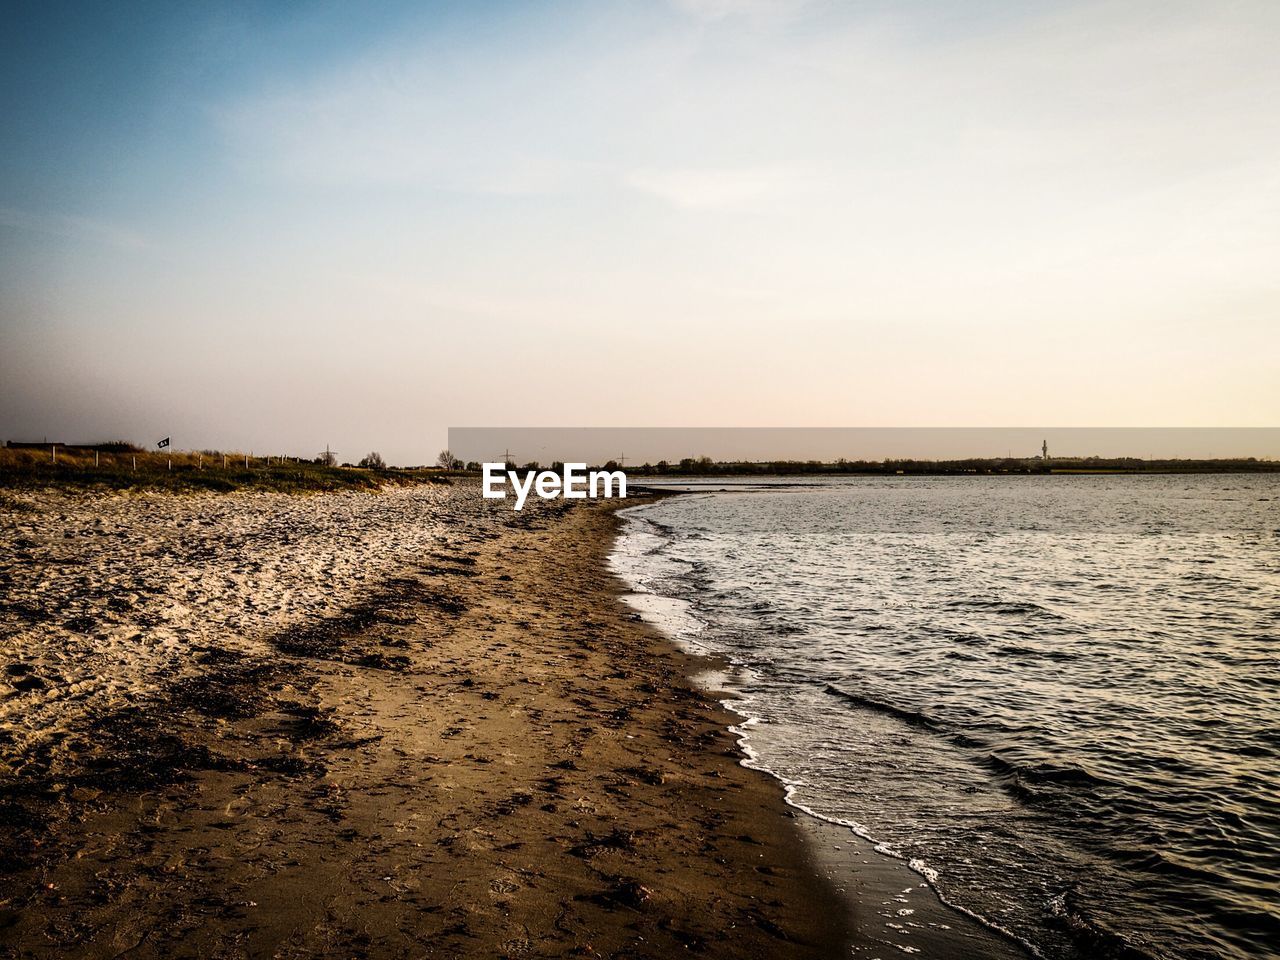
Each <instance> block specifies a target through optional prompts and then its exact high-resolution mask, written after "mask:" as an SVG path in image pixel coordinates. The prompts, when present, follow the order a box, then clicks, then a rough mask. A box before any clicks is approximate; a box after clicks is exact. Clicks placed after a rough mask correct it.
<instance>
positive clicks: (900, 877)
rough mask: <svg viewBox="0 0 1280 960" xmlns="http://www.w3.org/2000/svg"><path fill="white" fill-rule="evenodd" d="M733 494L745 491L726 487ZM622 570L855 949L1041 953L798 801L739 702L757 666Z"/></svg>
mask: <svg viewBox="0 0 1280 960" xmlns="http://www.w3.org/2000/svg"><path fill="white" fill-rule="evenodd" d="M713 492H715V493H721V491H711V490H698V491H689V492H688V494H692V495H695V496H697V495H706V494H710V493H713ZM733 492H737V491H724V492H723V493H733ZM646 493H651V491H646ZM683 493H684V492H683V491H681V492H677V491H669V490H663V491H661V492H656V493H652V495H649V496H646V497H645V499H644V500H642V502H640V503H637V504H633V505H628V506H625V507H620V508H618V509H617V511H616V512H617V513H618V514H619V519H620V520H621V521H622V522H623V523H624V524H625V522H626V519H627V518H626V517H624V516H621V514H624V513H630V512H632V511H635V515H636V516H638V517H643V516H644V511H645V508H646V507H647V506H650V505H652V504H653V503H655V502H657V501H658V500H661V499H663V498H665V497H669V496H679V495H682V494H683ZM688 494H685V495H688ZM624 536H625V530H624V529H620V530H619V532H618V535H617V537H618V540H621V538H622V537H624ZM617 553H618V551H617V549H616V546H615V549H614V550H613V551H611V565H613V564H614V561H613V557H614V555H615V554H617ZM618 576H619V579H620V580H621V581H622V589H623V594H622V600H623V602H625V603H627V605H628V606H630V607H632V608H633V609H635V610H637V611H638V612H639V615H641V616H644V617H646V619H647V620H648V622H649V623H650V625H651V626H652V627H653V628H654V629H655V630H657V631H658V632H659V633H660V634H661V635H663V636H664V637H667V639H668V641H669V642H670V643H671V645H672V646H673V647H674V648H675V649H676V650H677V651H678V653H680V654H681V655H683V656H687V657H690V658H692V660H693V661H694V662H695V663H699V664H701V666H702V669H701V670H699V671H698V672H697V673H696V674H694V675H693V676H692V679H693V681H694V683H695V684H696V685H697V686H698V687H699V688H700V689H702V690H704V691H706V692H707V693H708V695H710V696H714V697H716V698H718V699H720V700H722V701H723V702H724V703H725V706H726V707H727V709H728V710H730V711H731V713H732V718H733V721H734V722H733V723H731V725H730V726H729V732H730V733H731V734H732V735H733V737H734V739H735V740H736V742H737V745H738V749H739V752H740V754H741V757H742V759H741V761H740V763H741V765H742V766H743V767H744V768H746V769H748V770H752V771H754V772H756V773H758V774H760V775H761V776H763V777H764V778H767V779H768V780H769V781H771V782H772V784H773V785H774V786H775V787H776V788H777V790H778V792H779V794H780V795H781V796H782V799H783V803H784V805H785V807H786V808H787V810H788V811H790V812H791V815H792V816H794V817H795V820H796V824H797V829H798V832H799V833H800V834H801V836H802V837H803V838H804V839H805V840H806V841H807V849H808V850H809V852H810V855H811V867H812V869H813V870H814V871H815V872H816V873H817V874H818V875H819V876H820V877H821V878H822V879H823V880H825V881H826V883H827V884H828V885H829V886H830V887H831V888H833V889H834V890H835V891H836V893H837V894H838V895H839V897H840V899H841V901H842V903H843V906H844V908H845V911H846V913H845V923H846V924H847V934H846V935H847V936H849V937H850V950H851V953H852V955H854V956H861V955H863V954H865V953H867V952H868V951H871V952H874V951H876V950H877V949H889V950H894V951H901V950H903V948H904V947H906V948H908V950H907V952H909V953H912V954H919V955H921V956H924V957H940V958H952V957H954V958H971V957H983V958H988V960H1019V958H1023V960H1025V958H1027V957H1030V956H1034V955H1035V954H1034V952H1033V950H1032V948H1031V947H1030V946H1029V945H1028V944H1026V943H1025V942H1023V941H1022V940H1020V939H1019V938H1018V937H1016V936H1014V935H1013V934H1011V933H1009V932H1008V931H1006V930H1003V929H1001V928H1000V927H999V926H998V925H996V924H995V923H993V922H991V921H989V920H987V919H986V918H983V917H979V916H977V915H975V914H972V913H970V912H968V911H966V910H965V909H963V908H962V907H958V906H955V905H954V904H951V903H948V902H947V901H946V900H945V899H943V896H942V894H941V892H940V891H939V890H938V889H937V888H936V887H934V886H933V885H932V883H930V882H929V878H928V877H926V876H925V875H923V874H922V873H921V872H919V871H917V870H916V869H914V868H913V867H912V865H911V864H910V863H908V862H907V861H906V860H904V859H903V858H902V857H900V856H894V855H892V854H890V853H888V852H886V851H884V850H882V849H880V846H879V844H878V843H877V842H876V841H875V840H874V839H873V838H871V837H870V836H868V835H866V834H865V833H864V832H863V831H862V830H861V829H860V828H858V827H857V826H856V825H855V824H853V823H851V822H844V821H838V820H832V819H829V818H827V817H824V816H822V815H821V814H818V813H816V812H814V811H812V810H810V809H808V808H807V807H806V806H804V805H803V804H802V803H800V802H799V801H797V800H795V799H794V797H793V791H794V787H795V786H796V785H795V784H792V783H791V782H790V781H788V780H787V779H786V778H785V777H784V776H782V775H781V774H779V773H777V772H776V771H774V770H772V769H771V768H770V767H769V766H768V765H767V763H766V762H765V760H764V759H763V757H762V756H761V755H760V753H759V752H758V751H757V750H756V749H755V747H753V745H752V743H751V733H750V731H751V730H752V729H753V724H754V723H755V722H756V720H757V718H755V717H753V715H752V714H750V713H749V712H745V711H743V710H742V709H741V708H738V707H736V706H735V703H734V701H735V699H736V698H737V697H738V696H739V693H738V691H739V689H740V688H741V687H742V686H744V685H747V686H749V685H750V682H751V675H750V671H747V672H746V675H742V674H743V668H742V667H738V666H734V665H732V664H730V663H728V662H727V661H726V660H725V659H724V658H723V657H722V656H721V655H720V654H718V653H716V652H714V651H712V650H709V649H706V648H705V647H702V646H700V645H699V644H698V643H697V642H696V641H694V640H691V639H679V638H678V637H676V636H669V635H668V633H667V632H666V631H664V630H663V623H664V622H665V623H667V624H668V626H669V627H672V628H674V624H675V621H673V620H672V617H673V616H674V617H675V618H676V620H677V621H678V620H686V619H692V620H694V621H698V622H701V618H699V617H698V616H697V615H696V614H695V613H690V612H687V611H686V609H685V608H689V609H690V610H692V609H694V608H693V607H692V606H691V604H690V602H689V601H687V600H680V599H676V598H674V597H668V596H665V595H663V594H659V593H655V592H653V591H650V590H647V589H646V588H645V587H644V586H643V585H642V584H641V583H638V582H636V583H632V582H631V581H629V580H628V579H627V578H625V576H624V575H623V573H622V572H619V573H618ZM645 600H658V601H660V604H659V606H658V607H656V608H655V607H654V606H653V605H652V604H651V603H647V602H644V601H645ZM637 601H639V602H637ZM673 611H675V612H674V614H673Z"/></svg>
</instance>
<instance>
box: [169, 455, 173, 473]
mask: <svg viewBox="0 0 1280 960" xmlns="http://www.w3.org/2000/svg"><path fill="white" fill-rule="evenodd" d="M169 469H170V470H172V469H173V458H172V457H170V458H169Z"/></svg>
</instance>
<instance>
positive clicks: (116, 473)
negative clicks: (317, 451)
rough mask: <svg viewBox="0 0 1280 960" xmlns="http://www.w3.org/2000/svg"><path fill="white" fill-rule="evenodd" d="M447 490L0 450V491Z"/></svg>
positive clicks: (282, 464) (398, 481) (402, 480)
mask: <svg viewBox="0 0 1280 960" xmlns="http://www.w3.org/2000/svg"><path fill="white" fill-rule="evenodd" d="M447 482H448V481H447V480H446V479H445V478H444V477H442V476H440V474H439V473H438V472H435V471H410V470H366V469H362V468H359V467H326V466H322V465H320V464H317V463H311V462H308V461H298V460H293V459H290V458H283V457H253V456H249V457H246V455H245V454H244V453H240V452H231V451H225V452H223V451H205V452H203V453H190V452H175V453H169V452H168V451H159V452H149V451H140V452H136V453H135V452H132V451H123V452H98V453H97V454H95V453H94V451H92V450H84V449H75V448H72V449H67V448H63V447H59V448H58V449H57V455H56V458H55V456H54V454H53V452H52V450H51V449H49V448H42V449H26V448H23V449H16V448H7V447H6V448H0V489H4V488H7V489H15V488H16V489H21V488H33V487H58V486H61V487H99V488H108V489H113V490H131V489H159V490H174V491H184V490H185V491H195V490H209V491H231V490H244V489H259V490H276V491H280V492H285V493H304V492H307V491H323V490H359V489H367V490H376V489H378V488H380V487H383V486H388V485H395V486H400V485H405V484H413V483H447Z"/></svg>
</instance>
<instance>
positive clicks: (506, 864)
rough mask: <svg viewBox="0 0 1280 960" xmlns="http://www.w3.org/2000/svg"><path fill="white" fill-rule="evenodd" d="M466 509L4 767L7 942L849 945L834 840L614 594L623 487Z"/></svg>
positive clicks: (160, 951)
mask: <svg viewBox="0 0 1280 960" xmlns="http://www.w3.org/2000/svg"><path fill="white" fill-rule="evenodd" d="M460 516H462V519H461V520H457V521H450V523H451V525H450V526H449V527H448V530H447V531H446V533H445V535H444V545H443V546H442V548H441V549H439V550H437V551H435V552H434V553H431V554H429V555H428V556H426V557H422V558H420V562H418V563H416V564H409V565H408V566H406V568H405V569H404V570H402V571H400V572H399V573H398V574H397V575H396V576H394V577H392V578H391V579H389V580H387V581H386V582H384V583H383V584H382V585H381V586H380V587H377V588H375V589H373V590H372V591H366V592H365V594H364V602H363V603H362V604H361V605H358V606H357V607H355V608H350V609H348V610H346V611H345V612H344V613H343V614H342V615H341V616H338V617H334V618H329V619H328V620H325V621H321V622H319V623H313V624H310V625H309V626H307V627H305V628H301V629H300V628H297V627H291V628H289V629H287V630H286V631H285V632H284V634H283V635H281V636H277V637H275V638H273V642H272V643H271V644H270V645H269V646H268V647H265V648H263V649H262V650H257V649H248V648H241V649H230V648H224V647H223V646H221V645H219V644H218V643H216V642H207V641H206V642H205V643H204V644H203V645H202V646H199V647H197V648H195V649H193V651H192V653H193V665H194V667H195V669H193V670H192V671H190V672H188V673H187V674H185V675H183V676H181V677H180V678H178V679H175V681H174V682H172V683H169V684H166V685H165V686H164V688H163V689H162V690H156V691H154V692H153V694H152V695H151V696H149V697H147V698H143V699H141V700H138V699H135V700H133V701H132V702H128V703H121V704H119V705H117V707H116V708H114V709H112V710H111V711H107V712H105V713H100V714H98V715H95V716H92V717H90V718H88V719H86V720H84V721H83V722H82V723H79V724H78V725H72V726H73V729H72V730H71V731H70V732H69V733H68V735H67V736H66V737H64V738H62V740H61V748H60V749H61V753H60V754H59V760H58V763H57V764H51V765H49V766H48V767H47V768H46V769H44V770H41V769H39V768H38V765H37V768H32V769H28V770H26V771H23V772H22V773H17V774H15V772H14V771H12V770H10V771H6V772H5V777H4V790H3V794H2V795H0V816H2V817H3V819H4V821H5V825H6V828H7V831H8V832H7V840H6V843H5V849H4V850H3V855H4V856H3V861H4V863H3V866H4V870H3V872H2V873H0V956H52V955H54V954H66V953H70V954H72V955H75V956H84V957H99V956H101V957H107V956H116V955H118V954H120V953H122V952H125V951H129V952H131V953H132V954H133V955H135V956H213V955H244V954H248V955H253V956H262V955H267V956H315V955H321V954H329V953H339V954H343V955H350V956H369V957H381V956H402V955H418V956H433V955H435V956H458V955H471V956H512V957H515V956H572V955H577V956H582V955H586V956H590V955H606V956H655V957H657V956H670V955H672V954H676V953H679V954H682V955H683V954H686V953H689V952H694V953H699V954H701V955H704V956H725V957H729V956H734V957H739V956H759V957H766V956H767V957H826V956H837V955H847V944H848V942H849V935H848V927H847V923H846V922H845V921H846V918H845V917H844V915H843V910H842V908H841V905H840V902H839V901H838V900H837V898H836V894H835V892H834V890H833V889H832V888H831V887H830V886H829V885H828V884H826V883H825V882H824V881H823V880H822V879H821V878H820V877H819V875H818V871H817V870H816V869H815V866H816V861H814V860H811V859H810V856H811V851H810V846H811V844H812V842H813V841H811V840H806V839H804V838H803V836H802V835H801V834H800V832H799V830H798V829H797V828H796V825H795V814H794V813H793V812H792V811H789V810H788V809H787V808H786V807H785V806H784V804H783V802H782V798H781V796H780V794H779V792H778V791H777V790H776V788H775V785H774V784H773V783H772V782H770V781H769V780H768V779H767V778H765V777H761V776H760V775H759V774H758V773H756V772H755V771H751V770H748V769H747V768H746V767H744V766H742V765H741V763H740V754H739V752H738V748H737V745H736V744H735V743H734V740H733V738H732V735H731V734H730V733H729V731H728V727H729V725H730V724H731V722H732V718H731V717H730V715H729V713H728V711H727V710H726V708H725V707H724V706H723V705H722V704H719V703H717V702H715V700H714V699H713V698H711V697H709V696H707V695H705V694H703V693H701V692H699V691H697V690H696V689H694V687H693V686H692V684H691V682H690V681H689V679H688V677H689V675H690V674H691V673H693V672H695V671H696V665H695V664H694V662H693V660H692V659H691V658H689V657H688V656H687V655H684V654H681V653H680V652H679V651H678V650H677V649H676V648H675V646H674V644H672V643H671V642H670V641H669V640H667V639H666V638H665V637H664V636H662V635H660V634H659V633H658V632H657V631H655V630H653V629H651V628H650V627H648V626H647V625H645V624H642V623H639V622H637V621H636V620H635V619H634V618H633V615H632V614H631V613H630V612H629V611H628V610H627V609H626V608H625V607H624V606H623V604H622V603H621V601H620V599H619V597H618V594H619V588H620V587H621V584H620V582H619V581H618V580H617V579H616V578H615V577H614V576H613V575H612V574H611V573H610V572H609V571H608V570H607V567H606V563H605V560H606V558H607V554H608V551H609V550H610V549H611V546H612V542H613V534H614V532H615V531H616V528H617V523H618V521H617V518H616V517H615V516H614V515H613V513H612V511H609V510H595V509H582V510H563V509H555V508H548V509H540V510H534V511H529V510H526V511H525V512H524V513H523V514H520V515H518V516H512V515H511V513H510V511H503V512H493V511H489V512H486V513H483V514H481V515H480V516H479V517H477V516H474V515H467V511H462V512H461V514H460ZM762 813H763V814H764V815H762Z"/></svg>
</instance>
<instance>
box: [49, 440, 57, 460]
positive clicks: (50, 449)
mask: <svg viewBox="0 0 1280 960" xmlns="http://www.w3.org/2000/svg"><path fill="white" fill-rule="evenodd" d="M49 451H50V453H52V454H53V462H54V463H57V462H58V445H57V444H56V443H55V444H54V445H53V446H51V447H50V448H49Z"/></svg>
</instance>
